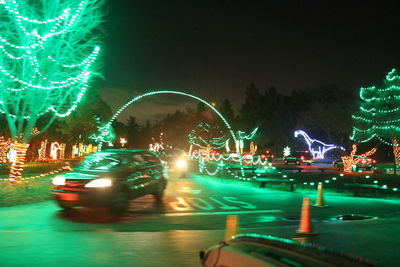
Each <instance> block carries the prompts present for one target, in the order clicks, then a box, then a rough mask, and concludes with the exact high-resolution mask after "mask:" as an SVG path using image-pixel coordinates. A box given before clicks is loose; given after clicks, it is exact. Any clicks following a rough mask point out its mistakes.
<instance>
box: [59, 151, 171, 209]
mask: <svg viewBox="0 0 400 267" xmlns="http://www.w3.org/2000/svg"><path fill="white" fill-rule="evenodd" d="M52 183H53V190H52V192H53V196H54V198H55V200H56V201H57V203H58V205H59V206H60V207H61V208H63V209H65V210H70V209H72V208H74V207H82V206H85V207H107V208H109V209H110V210H111V211H112V212H113V213H117V214H118V213H123V212H124V211H126V210H127V209H128V207H129V202H130V200H131V199H133V198H137V197H141V196H143V195H147V194H152V195H154V196H155V198H156V199H157V200H161V199H162V197H163V194H164V190H165V188H166V186H167V179H166V178H165V170H164V166H163V164H162V163H161V160H160V158H159V157H158V155H157V154H155V153H153V152H151V151H147V150H118V149H109V150H104V151H99V152H96V153H93V154H90V155H89V156H87V157H86V158H85V159H84V160H83V161H82V163H81V164H80V165H79V166H78V167H77V168H75V169H74V171H72V172H70V173H67V174H62V175H58V176H56V177H54V178H53V180H52Z"/></svg>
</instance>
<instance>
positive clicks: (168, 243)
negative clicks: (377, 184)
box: [0, 176, 400, 266]
mask: <svg viewBox="0 0 400 267" xmlns="http://www.w3.org/2000/svg"><path fill="white" fill-rule="evenodd" d="M304 196H309V197H311V199H312V201H315V193H314V192H310V191H309V192H307V193H305V192H285V191H277V190H269V189H265V188H263V189H260V188H256V187H254V186H251V185H245V184H240V183H232V182H230V183H228V182H224V181H221V180H218V179H217V180H215V179H212V178H210V177H205V176H191V177H190V178H185V179H170V183H169V185H168V188H167V192H166V196H165V197H164V200H163V203H161V204H157V203H156V202H155V201H154V199H153V198H152V197H151V196H145V197H142V198H140V199H136V200H133V201H132V202H131V207H130V210H129V212H127V213H126V214H124V215H123V216H120V217H115V216H112V215H111V214H110V213H108V211H107V210H90V209H77V210H76V211H74V212H73V213H71V214H66V213H64V212H62V211H60V209H59V208H58V207H57V206H56V204H55V203H54V202H53V201H46V202H42V203H37V204H31V205H22V206H17V207H7V208H1V209H0V249H1V253H0V266H55V265H58V266H201V265H200V263H199V259H198V252H199V251H200V250H202V249H206V248H207V247H209V246H211V245H214V244H216V243H218V242H219V241H221V240H223V238H224V229H225V223H226V217H227V215H231V214H236V215H238V216H239V224H240V231H241V233H259V234H267V235H269V234H270V235H274V236H278V237H284V238H296V240H299V239H298V238H301V236H299V235H297V234H296V229H297V228H298V225H299V216H300V210H301V204H302V198H303V197H304ZM325 202H326V204H327V205H329V207H327V208H317V207H312V216H313V224H314V226H315V228H316V231H317V232H318V235H315V236H313V237H312V239H308V241H309V242H314V243H317V244H321V245H326V246H328V247H331V248H333V249H336V250H340V251H345V252H348V253H352V254H357V255H360V256H364V257H367V258H369V259H372V260H374V261H376V262H378V263H379V264H381V265H384V266H385V265H386V266H396V265H397V259H396V257H395V256H394V255H395V252H396V251H397V248H398V247H399V246H400V241H399V239H398V238H397V233H398V231H399V230H400V205H399V204H400V201H398V200H382V199H369V198H352V197H345V196H342V195H340V194H334V195H333V193H331V194H330V195H327V194H325ZM351 213H357V214H364V215H371V216H377V217H379V218H378V219H375V220H364V221H351V222H343V221H338V220H336V219H335V218H336V217H338V216H339V215H341V214H351Z"/></svg>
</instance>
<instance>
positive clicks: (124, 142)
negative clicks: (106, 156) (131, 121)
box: [119, 137, 128, 147]
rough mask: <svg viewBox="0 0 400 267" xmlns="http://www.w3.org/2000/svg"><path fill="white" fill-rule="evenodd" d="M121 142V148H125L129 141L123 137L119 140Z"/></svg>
mask: <svg viewBox="0 0 400 267" xmlns="http://www.w3.org/2000/svg"><path fill="white" fill-rule="evenodd" d="M119 142H120V144H121V147H124V146H125V144H126V143H127V142H128V141H126V139H125V138H124V137H121V138H120V139H119Z"/></svg>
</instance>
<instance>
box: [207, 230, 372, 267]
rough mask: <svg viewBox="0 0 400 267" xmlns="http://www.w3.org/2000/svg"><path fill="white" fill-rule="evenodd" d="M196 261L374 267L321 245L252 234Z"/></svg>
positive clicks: (236, 265) (256, 266)
mask: <svg viewBox="0 0 400 267" xmlns="http://www.w3.org/2000/svg"><path fill="white" fill-rule="evenodd" d="M200 259H201V263H202V264H203V266H206V267H212V266H224V267H249V266H251V267H267V266H268V267H270V266H281V267H293V266H315V267H317V266H318V267H333V266H347V267H361V266H376V265H375V264H374V263H371V262H370V261H368V260H365V259H363V258H361V257H354V256H351V255H349V254H345V253H338V252H334V251H332V250H330V249H327V248H325V247H322V246H317V245H313V244H301V243H298V242H294V241H292V240H290V239H284V238H277V237H273V236H265V235H256V234H244V235H236V236H234V237H233V238H232V239H231V240H229V241H227V242H221V243H219V244H218V245H215V246H212V247H210V248H209V249H207V250H206V251H205V252H204V251H201V252H200Z"/></svg>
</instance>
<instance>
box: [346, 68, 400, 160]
mask: <svg viewBox="0 0 400 267" xmlns="http://www.w3.org/2000/svg"><path fill="white" fill-rule="evenodd" d="M383 85H384V88H377V87H375V86H372V87H368V88H361V90H360V98H361V100H362V101H363V102H361V103H360V110H359V111H358V112H357V113H356V114H354V115H353V116H352V118H353V122H354V127H353V132H352V135H351V136H350V139H352V140H354V141H358V142H361V143H364V142H368V141H370V140H373V139H377V140H379V141H381V142H382V143H384V144H386V145H389V146H393V154H394V162H395V164H400V147H399V145H398V140H399V138H400V108H399V106H400V76H399V75H398V72H397V70H396V69H392V70H391V71H390V72H389V73H388V74H387V75H386V78H385V80H384V81H383Z"/></svg>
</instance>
